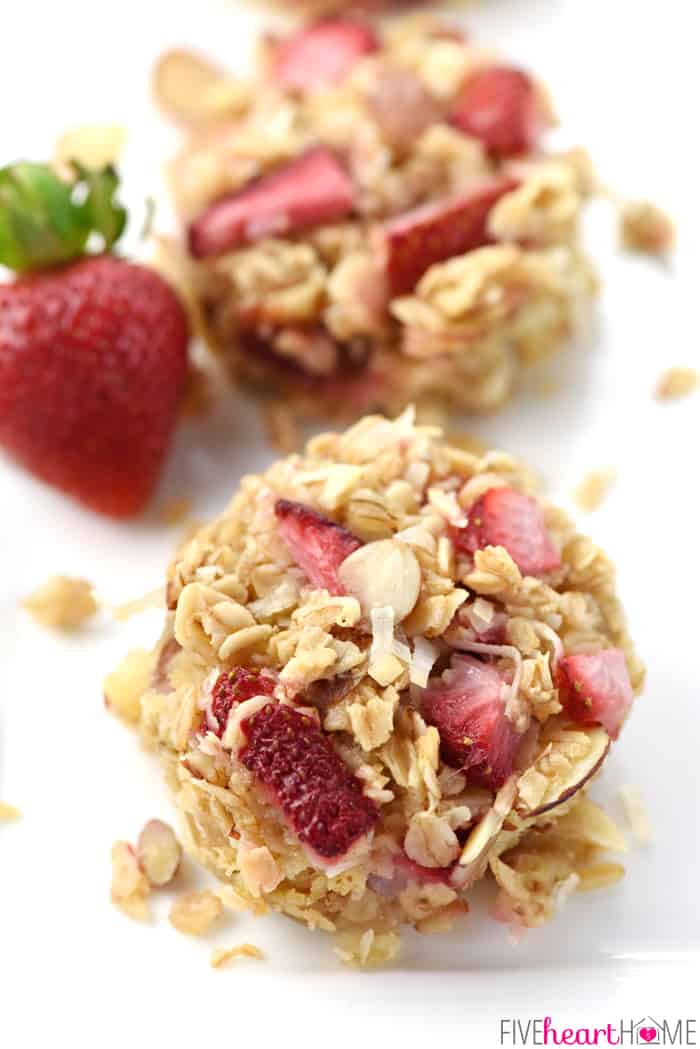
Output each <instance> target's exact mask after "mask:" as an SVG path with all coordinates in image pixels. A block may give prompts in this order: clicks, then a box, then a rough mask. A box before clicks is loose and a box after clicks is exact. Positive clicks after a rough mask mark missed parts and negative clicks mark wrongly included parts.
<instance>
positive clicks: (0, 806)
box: [0, 801, 22, 823]
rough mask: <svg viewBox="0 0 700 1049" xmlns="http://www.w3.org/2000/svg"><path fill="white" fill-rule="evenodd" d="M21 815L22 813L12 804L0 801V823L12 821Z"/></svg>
mask: <svg viewBox="0 0 700 1049" xmlns="http://www.w3.org/2000/svg"><path fill="white" fill-rule="evenodd" d="M21 815H22V813H21V812H20V811H19V809H16V808H15V806H14V805H8V804H7V802H5V801H0V823H12V822H13V821H14V820H18V819H19V818H20V816H21Z"/></svg>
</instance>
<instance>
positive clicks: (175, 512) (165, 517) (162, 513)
mask: <svg viewBox="0 0 700 1049" xmlns="http://www.w3.org/2000/svg"><path fill="white" fill-rule="evenodd" d="M191 509H192V500H191V499H190V497H189V496H187V495H177V496H175V497H174V498H173V499H167V500H166V501H165V502H164V503H163V504H162V505H161V506H159V507H158V509H157V510H156V517H157V519H158V521H159V522H160V523H161V524H164V525H177V524H182V523H183V522H184V521H185V520H186V519H187V517H188V515H189V513H190V511H191Z"/></svg>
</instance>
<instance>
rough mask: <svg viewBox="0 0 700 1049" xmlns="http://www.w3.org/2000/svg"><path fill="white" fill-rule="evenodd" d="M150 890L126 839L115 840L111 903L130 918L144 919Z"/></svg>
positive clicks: (147, 913)
mask: <svg viewBox="0 0 700 1049" xmlns="http://www.w3.org/2000/svg"><path fill="white" fill-rule="evenodd" d="M150 891H151V886H150V885H149V883H148V879H147V878H146V875H145V874H144V873H143V871H142V870H141V868H140V867H139V864H138V860H137V859H136V853H135V852H134V850H133V849H132V847H131V845H129V843H128V842H127V841H115V843H114V845H113V846H112V887H111V897H112V903H114V904H115V905H116V906H117V907H119V908H120V909H121V910H123V911H124V913H125V914H128V915H129V917H130V918H136V919H137V920H138V921H145V920H146V919H147V918H148V916H149V910H148V895H149V893H150Z"/></svg>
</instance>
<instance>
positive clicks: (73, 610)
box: [22, 575, 97, 630]
mask: <svg viewBox="0 0 700 1049" xmlns="http://www.w3.org/2000/svg"><path fill="white" fill-rule="evenodd" d="M22 604H23V607H24V608H26V610H27V611H28V612H29V614H30V616H31V617H32V619H34V620H35V621H36V622H37V623H41V625H42V626H45V627H50V628H52V629H56V630H76V629H77V628H78V627H79V626H82V624H83V623H84V622H85V621H86V620H88V619H90V618H91V616H94V614H95V613H96V612H97V601H96V600H95V596H94V594H93V585H92V583H89V582H88V581H87V579H78V578H75V577H73V576H65V575H55V576H51V578H50V579H48V580H47V581H46V582H45V583H43V584H42V585H41V586H40V587H38V588H37V589H36V590H35V591H34V592H33V593H31V594H30V595H29V597H26V598H25V599H24V601H23V602H22Z"/></svg>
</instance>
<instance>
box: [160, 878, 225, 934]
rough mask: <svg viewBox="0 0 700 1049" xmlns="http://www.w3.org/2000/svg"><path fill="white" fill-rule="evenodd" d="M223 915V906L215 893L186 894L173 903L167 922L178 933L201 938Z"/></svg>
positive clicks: (206, 891) (207, 891)
mask: <svg viewBox="0 0 700 1049" xmlns="http://www.w3.org/2000/svg"><path fill="white" fill-rule="evenodd" d="M223 913H224V905H223V903H222V902H221V899H220V897H219V896H217V895H216V893H213V892H210V891H209V890H208V889H207V890H205V891H204V892H186V893H185V894H184V895H183V896H179V897H178V899H176V900H174V901H173V904H172V906H171V908H170V914H169V915H168V921H169V922H170V924H171V925H172V927H173V928H174V929H177V931H178V932H182V933H185V934H186V935H188V936H203V935H204V934H205V933H207V932H209V929H211V927H212V925H213V924H214V923H215V922H216V921H217V920H218V919H219V918H220V917H221V915H222V914H223Z"/></svg>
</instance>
